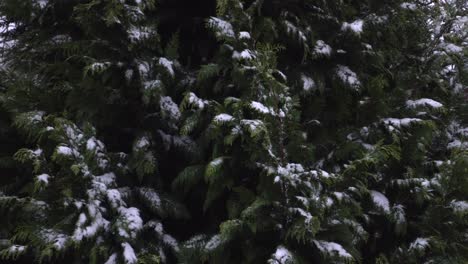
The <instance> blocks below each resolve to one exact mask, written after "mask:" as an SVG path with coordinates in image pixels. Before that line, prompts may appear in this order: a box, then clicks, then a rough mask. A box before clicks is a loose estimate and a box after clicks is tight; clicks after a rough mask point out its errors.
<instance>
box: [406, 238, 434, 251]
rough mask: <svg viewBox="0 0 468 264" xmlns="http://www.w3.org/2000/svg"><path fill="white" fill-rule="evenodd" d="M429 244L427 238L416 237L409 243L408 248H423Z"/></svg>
mask: <svg viewBox="0 0 468 264" xmlns="http://www.w3.org/2000/svg"><path fill="white" fill-rule="evenodd" d="M427 246H429V239H427V238H421V237H418V238H417V239H416V240H415V241H414V242H412V243H411V244H410V247H409V249H410V250H424V249H425V248H426V247H427Z"/></svg>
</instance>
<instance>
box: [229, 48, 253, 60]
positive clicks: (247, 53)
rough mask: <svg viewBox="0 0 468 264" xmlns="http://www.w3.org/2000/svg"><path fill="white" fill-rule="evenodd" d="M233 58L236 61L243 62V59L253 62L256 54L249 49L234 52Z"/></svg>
mask: <svg viewBox="0 0 468 264" xmlns="http://www.w3.org/2000/svg"><path fill="white" fill-rule="evenodd" d="M232 58H233V59H236V60H241V59H244V60H252V59H254V58H255V53H254V52H253V51H251V50H249V49H245V50H243V51H241V52H238V51H234V52H233V53H232Z"/></svg>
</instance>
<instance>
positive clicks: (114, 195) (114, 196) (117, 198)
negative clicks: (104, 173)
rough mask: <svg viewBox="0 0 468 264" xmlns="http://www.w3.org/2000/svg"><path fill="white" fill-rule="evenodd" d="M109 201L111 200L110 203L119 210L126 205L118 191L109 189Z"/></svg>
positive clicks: (107, 193)
mask: <svg viewBox="0 0 468 264" xmlns="http://www.w3.org/2000/svg"><path fill="white" fill-rule="evenodd" d="M106 195H107V199H108V200H109V203H110V204H111V206H112V208H119V207H120V206H122V205H123V204H124V203H123V201H122V196H121V195H120V192H119V190H117V189H109V190H107V192H106Z"/></svg>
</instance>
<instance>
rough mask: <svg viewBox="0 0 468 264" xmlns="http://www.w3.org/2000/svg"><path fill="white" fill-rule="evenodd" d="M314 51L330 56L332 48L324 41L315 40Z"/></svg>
mask: <svg viewBox="0 0 468 264" xmlns="http://www.w3.org/2000/svg"><path fill="white" fill-rule="evenodd" d="M314 52H315V54H318V55H323V56H330V55H331V52H332V48H331V47H330V45H328V44H327V43H325V41H323V40H317V42H316V43H315V47H314Z"/></svg>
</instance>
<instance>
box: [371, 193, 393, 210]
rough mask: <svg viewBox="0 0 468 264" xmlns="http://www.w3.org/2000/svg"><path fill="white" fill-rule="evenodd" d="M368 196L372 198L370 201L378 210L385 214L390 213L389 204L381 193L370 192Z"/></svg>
mask: <svg viewBox="0 0 468 264" xmlns="http://www.w3.org/2000/svg"><path fill="white" fill-rule="evenodd" d="M370 195H371V197H372V201H373V202H374V204H375V205H376V206H377V207H378V208H380V209H382V210H383V211H384V212H385V213H389V212H390V203H389V201H388V199H387V197H386V196H385V195H384V194H383V193H381V192H378V191H374V190H371V191H370Z"/></svg>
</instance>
